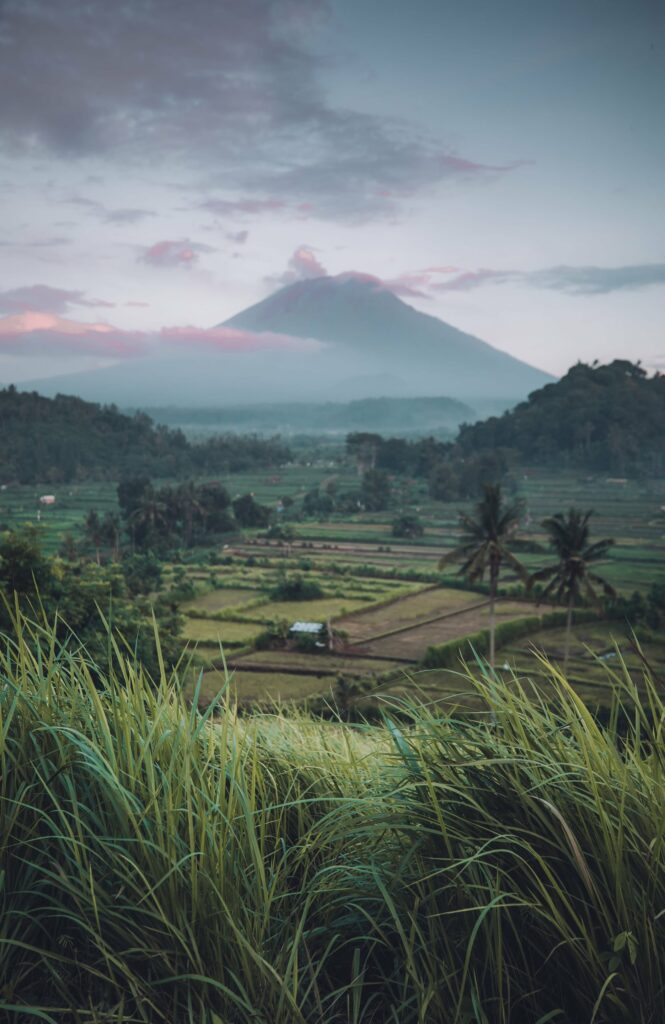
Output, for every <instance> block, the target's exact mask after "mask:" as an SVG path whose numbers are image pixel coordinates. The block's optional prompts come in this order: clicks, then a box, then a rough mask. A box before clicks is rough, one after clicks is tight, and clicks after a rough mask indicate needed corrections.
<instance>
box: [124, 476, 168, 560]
mask: <svg viewBox="0 0 665 1024" xmlns="http://www.w3.org/2000/svg"><path fill="white" fill-rule="evenodd" d="M129 523H130V529H131V534H132V542H133V544H136V546H137V547H140V548H149V547H150V546H151V545H152V544H153V543H154V542H155V541H156V540H157V539H159V538H160V537H163V536H164V535H165V534H166V533H167V532H168V527H169V519H168V507H167V506H166V505H165V503H164V502H163V501H162V500H161V495H160V493H159V492H155V491H153V490H152V488H150V489H149V490H147V491H146V492H145V493H144V495H143V496H142V498H141V500H140V502H139V504H138V506H137V507H136V508H135V509H134V511H133V512H132V513H131V515H130V516H129Z"/></svg>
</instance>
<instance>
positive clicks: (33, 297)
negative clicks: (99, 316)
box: [0, 284, 115, 313]
mask: <svg viewBox="0 0 665 1024" xmlns="http://www.w3.org/2000/svg"><path fill="white" fill-rule="evenodd" d="M114 305H115V303H114V302H106V301H105V300H104V299H88V298H86V297H85V292H81V291H68V290H67V289H65V288H51V287H50V285H47V284H32V285H24V286H23V287H21V288H10V289H9V290H8V291H4V292H0V313H25V312H28V311H33V312H40V313H66V312H68V310H69V309H70V307H71V306H89V307H100V308H104V309H111V308H112V307H113V306H114Z"/></svg>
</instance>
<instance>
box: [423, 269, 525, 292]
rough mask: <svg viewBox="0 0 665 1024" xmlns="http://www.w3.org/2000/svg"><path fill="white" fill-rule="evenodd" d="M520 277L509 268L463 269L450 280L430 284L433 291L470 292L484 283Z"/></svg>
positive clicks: (495, 282) (497, 282)
mask: <svg viewBox="0 0 665 1024" xmlns="http://www.w3.org/2000/svg"><path fill="white" fill-rule="evenodd" d="M516 276H517V277H520V276H521V275H519V274H517V275H516V274H515V273H514V272H513V271H510V270H490V269H488V268H485V269H481V270H465V271H463V272H462V273H460V274H457V275H456V276H455V277H453V278H452V280H450V281H439V282H437V283H435V284H432V285H431V288H432V289H433V291H437V292H470V291H472V290H473V289H475V288H481V287H482V286H483V285H486V284H491V283H494V284H501V283H502V282H504V281H508V280H510V279H511V278H512V279H514V278H515V277H516Z"/></svg>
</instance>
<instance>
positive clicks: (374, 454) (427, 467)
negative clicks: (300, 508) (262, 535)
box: [305, 432, 510, 511]
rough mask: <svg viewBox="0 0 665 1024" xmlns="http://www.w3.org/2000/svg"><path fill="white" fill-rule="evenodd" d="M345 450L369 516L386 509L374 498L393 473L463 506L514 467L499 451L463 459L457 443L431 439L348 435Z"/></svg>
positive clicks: (445, 499) (465, 456)
mask: <svg viewBox="0 0 665 1024" xmlns="http://www.w3.org/2000/svg"><path fill="white" fill-rule="evenodd" d="M346 451H347V455H348V457H349V458H350V459H352V460H353V461H355V463H356V465H357V467H358V472H359V474H360V475H361V477H362V484H361V487H360V491H359V493H358V494H357V496H356V497H357V499H358V501H359V502H360V504H361V505H362V506H363V507H365V508H367V509H368V510H369V511H374V510H376V509H378V508H385V507H386V505H387V504H388V502H387V501H385V502H383V503H382V504H381V505H377V504H376V503H375V502H374V500H373V494H374V492H376V491H377V490H379V491H381V492H385V488H386V487H387V486H388V477H389V475H391V474H398V475H399V474H404V475H407V476H411V477H415V478H419V479H424V480H427V483H428V490H429V494H430V497H432V498H434V499H436V500H440V501H464V500H466V499H467V498H472V497H474V495H476V494H478V493H479V491H480V490H481V488H482V486H483V484H485V483H488V482H500V481H501V480H503V479H504V478H505V477H506V474H507V473H508V471H509V468H510V467H509V461H508V459H507V457H506V453H505V452H504V451H502V450H500V449H499V450H493V449H491V448H489V449H482V450H479V451H476V452H473V453H472V454H469V453H467V454H465V453H464V452H463V451H462V450H461V449H460V447H459V446H458V445H457V444H454V443H452V442H447V441H437V440H436V439H435V438H433V437H425V438H421V439H419V440H417V441H408V440H406V439H405V438H403V437H381V435H380V434H372V433H366V432H357V433H352V434H348V435H347V438H346ZM379 481H380V484H379ZM368 484H369V486H368ZM377 485H378V486H377ZM367 499H369V500H367ZM345 510H346V509H345V508H344V507H342V508H341V509H340V511H345ZM305 511H307V510H305Z"/></svg>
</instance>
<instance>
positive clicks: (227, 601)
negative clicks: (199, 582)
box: [182, 588, 259, 613]
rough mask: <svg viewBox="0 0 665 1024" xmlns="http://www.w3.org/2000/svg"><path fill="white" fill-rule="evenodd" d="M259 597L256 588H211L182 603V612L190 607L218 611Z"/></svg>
mask: <svg viewBox="0 0 665 1024" xmlns="http://www.w3.org/2000/svg"><path fill="white" fill-rule="evenodd" d="M257 597H259V592H258V591H256V590H240V589H231V588H229V589H222V588H220V589H219V590H211V591H210V592H209V593H208V594H201V595H200V596H199V597H195V598H192V600H191V601H186V602H185V603H184V604H183V605H182V610H183V611H184V612H187V611H190V610H191V609H193V610H195V611H197V612H204V613H206V612H207V613H210V612H219V611H221V610H222V608H237V607H240V606H242V605H243V604H247V602H248V601H255V600H256V599H257Z"/></svg>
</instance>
